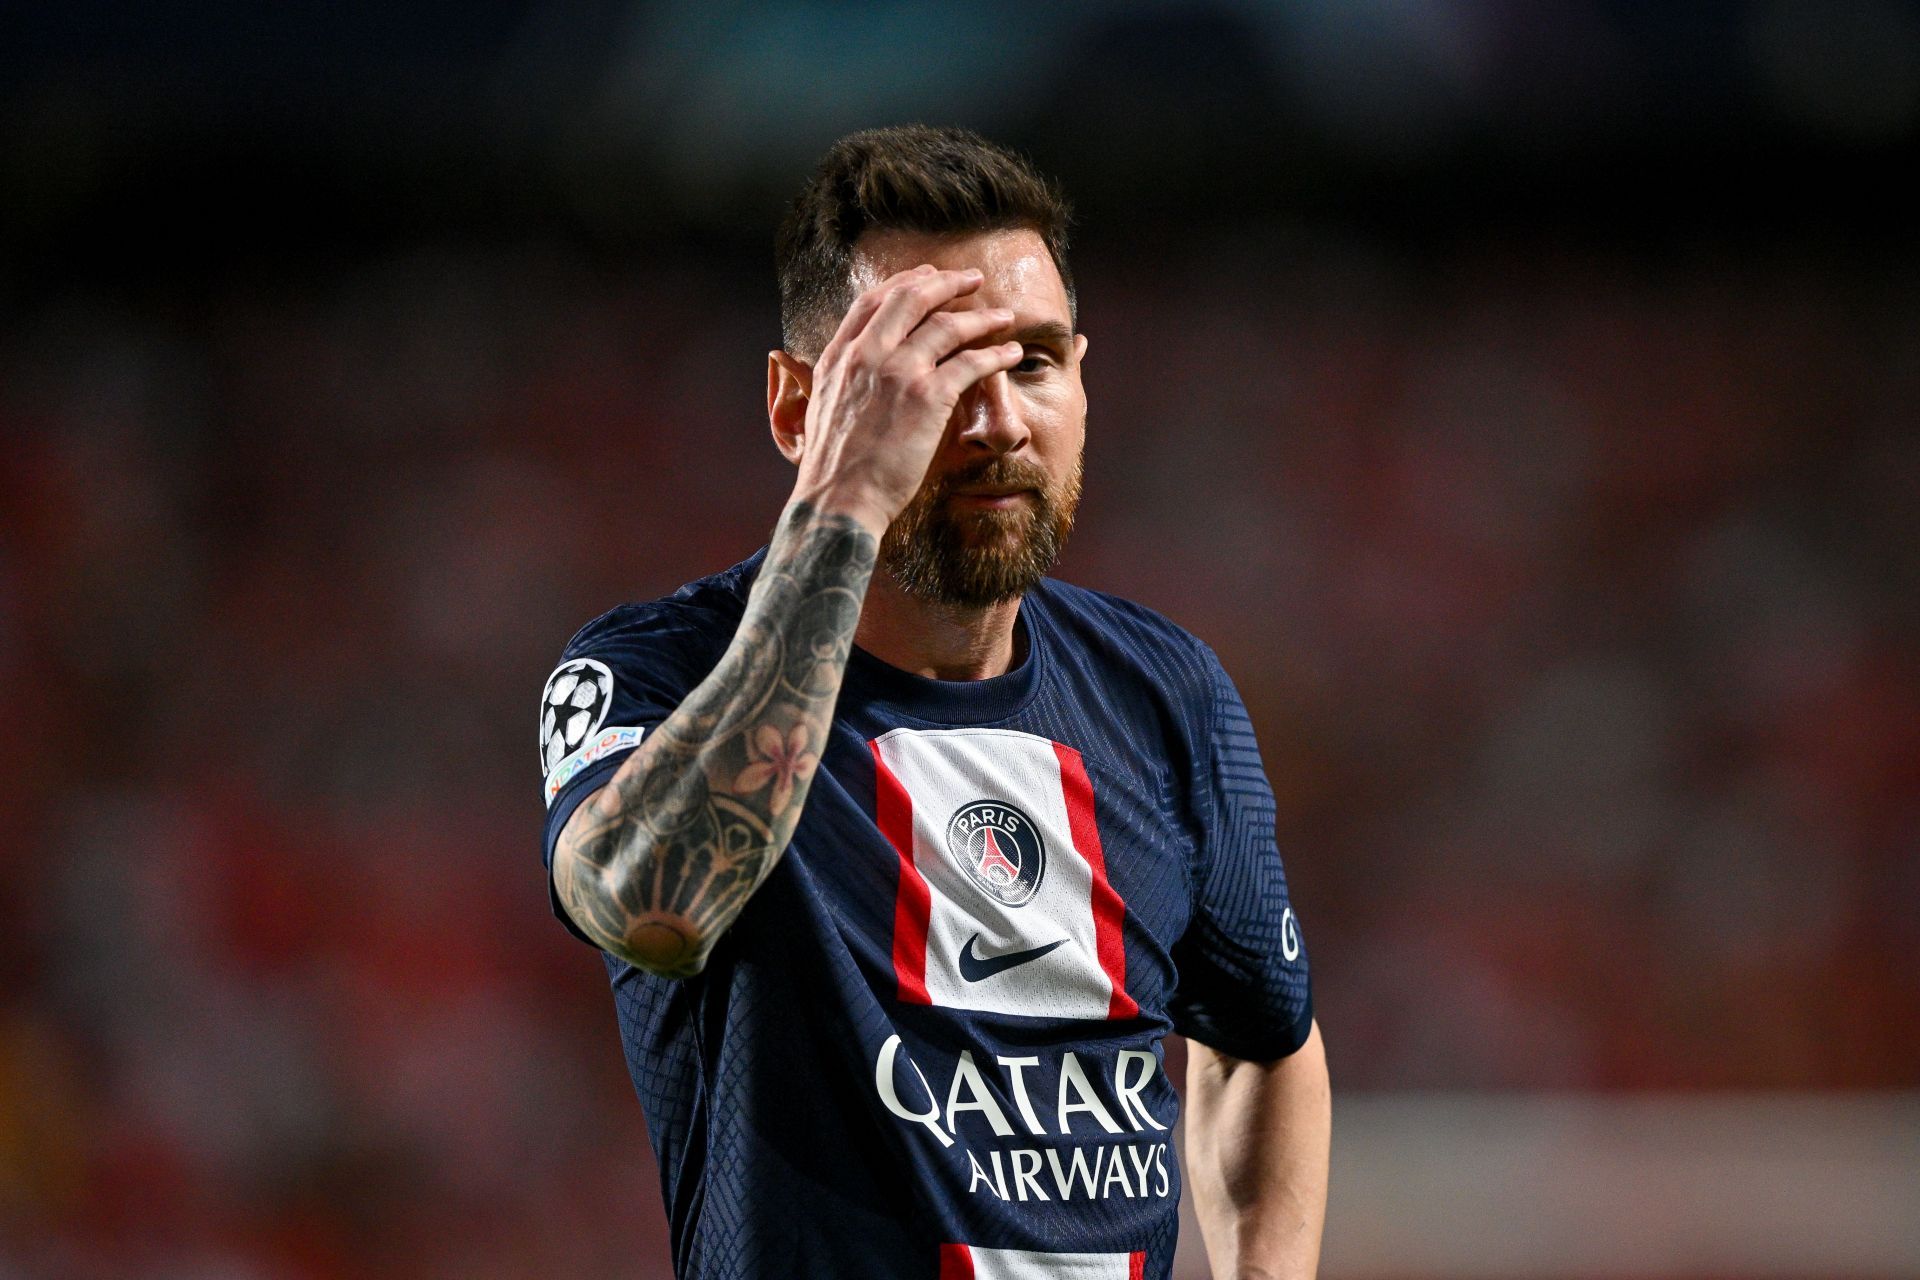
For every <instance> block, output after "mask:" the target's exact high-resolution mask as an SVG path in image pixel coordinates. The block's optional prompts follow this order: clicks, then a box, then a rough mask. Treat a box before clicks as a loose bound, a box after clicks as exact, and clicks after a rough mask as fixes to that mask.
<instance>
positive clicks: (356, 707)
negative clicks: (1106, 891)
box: [0, 0, 1920, 1280]
mask: <svg viewBox="0 0 1920 1280" xmlns="http://www.w3.org/2000/svg"><path fill="white" fill-rule="evenodd" d="M905 119H927V120H932V121H939V122H955V123H964V124H969V125H973V126H975V127H977V128H980V129H982V130H983V131H985V132H987V133H989V134H990V135H992V136H994V137H996V138H1000V139H1002V140H1005V141H1009V142H1013V143H1015V144H1017V145H1020V146H1022V147H1023V148H1025V149H1027V150H1028V151H1029V152H1030V153H1031V154H1033V155H1034V156H1035V158H1036V159H1037V160H1038V161H1039V162H1040V163H1041V165H1042V166H1043V167H1044V168H1046V169H1048V170H1049V171H1051V172H1053V173H1055V174H1057V175H1058V176H1059V177H1060V178H1061V179H1062V181H1063V182H1064V184H1065V186H1066V188H1067V189H1068V191H1069V193H1070V194H1071V195H1073V197H1074V198H1075V199H1076V202H1077V204H1078V206H1079V208H1080V211H1081V215H1082V217H1081V221H1082V227H1081V231H1080V235H1079V240H1078V245H1077V248H1076V252H1075V267H1076V272H1077V274H1078V276H1079V278H1080V289H1081V319H1082V323H1083V326H1084V328H1085V330H1086V331H1087V332H1088V333H1089V335H1090V336H1091V350H1090V354H1089V358H1088V359H1089V363H1088V366H1087V379H1088V387H1089V395H1090V398H1091V403H1092V412H1091V423H1090V437H1089V439H1090V444H1089V458H1088V468H1089V472H1088V497H1087V501H1086V505H1085V507H1084V509H1083V517H1082V523H1081V527H1080V529H1079V531H1078V532H1077V534H1076V535H1075V539H1074V543H1073V546H1072V548H1071V549H1070V551H1069V553H1068V561H1067V563H1066V564H1065V565H1064V566H1063V569H1062V574H1063V576H1066V577H1069V578H1071V579H1073V580H1075V581H1078V582H1081V583H1084V584H1086V585H1090V586H1096V587H1100V588H1103V589H1106V590H1110V591H1116V592H1119V593H1121V594H1123V595H1128V596H1131V597H1134V598H1136V599H1139V600H1141V601H1143V602H1144V603H1147V604H1149V605H1152V606H1154V607H1156V608H1159V609H1161V610H1162V611H1164V612H1166V613H1168V614H1170V615H1171V616H1172V617H1173V618H1175V619H1176V620H1178V621H1180V622H1181V623H1183V624H1184V625H1186V626H1188V627H1189V628H1190V629H1192V630H1194V631H1195V632H1196V633H1198V634H1199V635H1200V636H1201V637H1203V638H1204V639H1206V640H1207V641H1209V642H1210V643H1211V644H1213V645H1214V646H1215V647H1216V648H1217V649H1218V650H1219V651H1220V653H1221V655H1222V657H1223V658H1224V659H1225V661H1226V664H1227V667H1228V669H1229V670H1230V671H1231V672H1232V673H1233V674H1234V676H1235V677H1236V679H1237V680H1238V682H1239V684H1240V687H1241V689H1242V691H1243V693H1244V695H1245V697H1246V700H1247V702H1248V704H1249V706H1250V707H1251V708H1252V710H1253V712H1254V716H1255V720H1256V724H1257V726H1258V728H1259V730H1260V734H1261V741H1262V745H1263V748H1264V750H1265V753H1266V759H1267V765H1268V770H1269V773H1270V775H1271V778H1272V781H1273V784H1274V788H1275V791H1276V794H1277V796H1278V798H1279V804H1280V835H1281V841H1282V847H1283V849H1285V850H1286V851H1287V856H1288V862H1289V870H1290V874H1291V879H1292V881H1293V884H1294V892H1295V897H1296V901H1298V902H1299V903H1300V904H1301V907H1302V911H1303V915H1304V918H1305V921H1306V924H1307V932H1308V938H1309V940H1310V945H1311V946H1312V948H1313V954H1314V959H1315V965H1316V986H1317V993H1316V1005H1317V1008H1318V1012H1319V1015H1320V1019H1321V1023H1322V1026H1323V1027H1324V1028H1325V1030H1326V1034H1327V1039H1328V1043H1329V1046H1330V1052H1331V1055H1332V1059H1333V1070H1334V1076H1335V1080H1336V1084H1337V1087H1338V1088H1340V1089H1342V1090H1345V1091H1354V1092H1365V1091H1373V1090H1429V1089H1466V1090H1509V1089H1526V1090H1577V1091H1603V1092H1605V1091H1643V1090H1660V1091H1671V1090H1681V1091H1692V1090H1709V1089H1712V1090H1742V1091H1746V1090H1774V1089H1792V1090H1823V1091H1824V1090H1888V1089H1902V1090H1909V1089H1914V1088H1916V1087H1920V965H1916V963H1915V961H1914V956H1915V955H1916V954H1917V953H1920V644H1917V643H1916V641H1917V640H1920V538H1916V535H1915V517H1914V513H1915V510H1916V508H1920V429H1916V428H1917V425H1920V424H1916V421H1915V414H1916V411H1915V405H1916V404H1920V288H1917V287H1916V286H1920V253H1916V244H1915V240H1914V234H1913V213H1912V203H1911V196H1910V194H1908V195H1903V194H1902V193H1903V189H1904V183H1905V182H1906V181H1907V180H1903V179H1900V178H1899V177H1898V175H1899V174H1900V173H1902V172H1906V173H1908V174H1909V175H1911V174H1912V173H1913V172H1914V171H1915V161H1916V158H1917V153H1920V147H1916V139H1920V7H1916V6H1915V5H1912V4H1896V3H1891V2H1880V3H1872V2H1866V3H1851V4H1822V3H1816V2H1814V0H1756V2H1750V3H1749V2H1740V3H1734V2H1724V3H1705V4H1696V5H1687V6H1659V5H1646V4H1638V3H1628V2H1627V0H1585V2H1582V0H1551V2H1550V3H1539V4H1520V3H1512V2H1508V3H1497V2H1492V0H1488V2H1484V3H1468V2H1466V0H1451V2H1446V0H1364V2H1362V3H1357V4H1337V3H1332V2H1331V0H1316V2H1314V3H1305V4H1299V5H1290V6H1285V7H1282V6H1278V5H1271V6H1269V5H1262V4H1255V3H1250V2H1246V0H1243V2H1241V3H1217V4H1206V5H1174V4H1164V3H1159V4H1155V3H1128V4H1105V5H1094V4H1068V5H1057V6H1032V5H1015V4H1011V3H990V4H982V5H974V6H969V7H966V8H964V9H961V8H955V7H950V6H943V5H935V4H932V3H924V2H923V3H910V4H905V5H878V4H863V3H844V2H835V3H827V2H826V0H815V2H813V3H785V4H760V5H751V4H748V5H714V4H696V3H691V2H689V0H679V2H664V3H631V4H613V3H605V2H599V0H581V2H579V3H566V2H561V3H555V4H550V5H540V6H532V5H525V4H504V3H493V4H464V5H460V6H454V5H451V4H445V3H439V2H437V0H428V2H427V3H419V4H412V5H406V6H388V7H383V8H368V9H366V10H364V11H355V12H347V11H345V10H342V9H340V8H337V7H334V6H319V5H305V4H293V5H270V6H258V5H240V4H233V3H224V4H223V3H203V4H188V5H175V6H167V7H166V8H164V9H161V8H156V7H138V8H136V7H133V6H127V5H124V4H109V3H82V4H69V5H65V6H62V7H59V8H54V7H51V6H35V7H32V8H29V9H25V10H13V11H9V12H8V13H6V14H5V15H4V16H0V191H3V192H4V198H3V199H0V320H3V322H4V329H3V330H0V439H3V440H4V448H3V449H0V715H3V716H4V718H5V721H6V722H7V723H8V724H10V725H11V726H13V730H14V731H13V732H11V733H8V734H6V735H4V736H0V761H4V764H5V767H6V772H7V774H8V775H9V776H10V777H11V778H12V779H13V783H12V785H10V786H8V787H7V788H5V789H4V790H0V832H4V833H5V840H6V849H7V854H6V857H5V858H4V860H0V926H4V927H0V1277H5V1278H6V1280H12V1278H13V1277H16V1276H18V1277H33V1278H35V1280H38V1278H39V1277H43V1276H45V1277H68V1276H72V1277H109V1276H114V1277H117V1276H141V1277H168V1278H176V1277H177V1278H180V1280H185V1278H187V1277H218V1278H219V1280H229V1278H240V1277H294V1278H297V1280H307V1278H309V1277H311V1278H314V1280H319V1278H322V1277H335V1276H360V1275H379V1276H396V1277H442V1276H445V1277H452V1276H456V1275H457V1276H461V1277H476V1278H477V1277H521V1276H527V1275H534V1274H583V1275H584V1274H594V1275H631V1276H648V1275H661V1276H664V1275H666V1274H667V1270H666V1262H665V1249H664V1245H663V1243H662V1242H663V1240H664V1223H663V1222H662V1221H661V1219H660V1211H659V1209H658V1194H657V1187H656V1185H655V1182H654V1173H653V1166H652V1163H651V1159H650V1157H649V1155H648V1154H647V1151H646V1145H645V1136H644V1130H643V1126H642V1123H641V1116H640V1113H639V1110H638V1107H637V1105H636V1103H635V1101H634V1099H633V1097H632V1093H631V1090H630V1088H629V1086H628V1084H627V1081H626V1077H625V1074H624V1070H623V1068H622V1064H621V1062H620V1059H619V1049H618V1043H617V1037H616V1035H615V1028H614V1023H613V1016H612V1009H611V1005H610V1001H609V998H608V996H607V994H606V989H605V984H604V980H603V977H602V975H601V970H600V966H599V963H598V961H597V960H596V959H595V957H594V956H593V955H592V954H591V953H589V952H588V951H587V950H586V949H585V948H584V947H582V946H581V945H580V944H578V943H577V942H574V941H572V940H571V939H569V938H568V937H567V936H566V935H565V933H564V932H563V931H562V929H561V928H560V926H559V925H558V924H557V923H556V922H555V921H553V920H552V919H551V918H550V917H549V915H548V912H547V905H546V897H545V889H544V887H543V885H542V875H543V873H542V870H541V865H540V859H539V851H538V843H537V831H538V826H539V819H540V800H539V791H540V789H539V775H538V769H537V764H536V758H535V755H536V752H535V703H536V698H537V696H538V693H539V690H540V686H541V682H542V680H543V679H544V677H545V676H546V674H547V672H548V670H549V669H550V667H551V665H552V663H553V661H554V659H555V658H556V656H557V655H558V653H559V650H560V647H561V645H562V644H563V643H564V642H565V641H566V639H567V637H568V636H569V635H570V634H571V632H572V630H573V629H574V628H575V627H577V626H578V625H580V624H581V623H583V622H585V621H586V620H587V619H588V618H590V617H592V616H594V615H595V614H597V613H599V612H601V611H602V610H604V609H606V608H608V607H611V606H612V605H614V604H615V603H618V602H620V601H623V600H628V599H639V598H647V597H650V596H654V595H657V594H660V593H662V592H665V591H668V590H671V589H672V588H673V587H675V586H677V585H678V584H680V583H681V582H683V581H685V580H687V579H690V578H693V577H697V576H700V575H703V574H706V573H709V572H713V571H715V570H718V569H720V568H723V567H725V566H726V565H728V564H731V563H733V562H734V561H736V560H738V559H740V558H742V557H744V556H745V555H746V554H747V553H749V552H750V551H752V550H753V549H754V548H755V547H756V546H758V545H759V544H760V542H762V541H763V540H764V538H765V536H766V531H767V530H768V529H769V528H770V527H771V525H772V522H773V519H774V517H775V515H776V514H777V512H778V510H779V508H780V505H781V503H782V501H783V498H784V495H785V491H786V485H787V483H788V480H787V472H786V467H785V464H784V463H783V462H781V460H780V459H779V457H778V456H777V454H776V453H775V452H774V450H773V449H772V447H771V445H770V443H769V441H768V439H767V437H766V434H765V431H766V428H765V418H764V405H763V389H764V372H763V362H764V354H765V352H766V350H767V349H768V348H769V347H771V346H773V345H776V344H777V342H778V340H779V338H778V323H777V310H776V294H775V290H774V286H773V280H772V267H771V257H772V255H771V241H772V230H773V225H774V222H775V219H776V218H777V217H778V214H779V211H780V208H781V205H782V202H783V200H784V198H785V196H786V195H787V193H788V192H789V191H790V190H791V189H792V188H794V187H795V186H796V185H797V184H798V182H799V180H800V179H801V177H802V176H803V175H804V174H805V172H806V171H807V169H808V168H809V167H810V165H811V163H812V161H813V160H814V158H815V157H816V156H817V154H818V153H819V151H820V150H821V149H823V148H824V146H825V145H826V144H827V143H828V142H829V141H831V140H832V139H833V138H834V137H836V136H838V135H839V134H840V133H842V132H845V131H847V130H850V129H853V128H858V127H862V126H866V125H870V124H876V123H886V122H893V121H898V120H905ZM1336 1208H1337V1205H1336ZM1335 1247H1336V1241H1335V1238H1334V1237H1333V1236H1330V1238H1329V1249H1330V1256H1332V1251H1333V1250H1334V1249H1335Z"/></svg>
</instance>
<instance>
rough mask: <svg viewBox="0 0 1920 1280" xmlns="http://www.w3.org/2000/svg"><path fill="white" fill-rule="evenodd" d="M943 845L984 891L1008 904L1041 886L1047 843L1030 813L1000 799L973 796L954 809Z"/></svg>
mask: <svg viewBox="0 0 1920 1280" xmlns="http://www.w3.org/2000/svg"><path fill="white" fill-rule="evenodd" d="M947 849H948V850H949V851H950V852H951V853H952V854H953V856H954V859H955V860H956V861H957V862H959V864H960V866H961V867H962V868H963V869H964V870H965V871H966V873H967V875H968V877H969V878H970V879H972V881H973V882H974V883H975V884H977V885H979V886H980V888H981V890H982V891H984V892H985V893H986V895H987V896H988V897H990V898H992V899H994V900H995V901H997V902H1001V903H1004V904H1006V905H1007V906H1009V907H1018V906H1022V905H1024V904H1025V903H1026V902H1027V901H1028V900H1030V899H1031V898H1032V897H1033V895H1034V894H1035V893H1037V892H1039V889H1040V876H1041V874H1042V873H1043V872H1044V871H1045V870H1046V869H1047V846H1046V844H1045V842H1043V841H1042V840H1041V839H1040V830H1039V828H1038V827H1036V826H1034V825H1033V819H1032V818H1029V817H1028V816H1027V815H1026V814H1024V813H1022V812H1021V811H1020V810H1018V809H1016V808H1014V807H1013V806H1012V805H1010V804H1004V803H1002V802H1000V801H998V800H976V801H974V802H973V803H972V804H970V805H965V806H963V807H962V808H961V809H960V811H959V812H958V813H956V814H954V815H953V821H951V822H949V823H948V824H947Z"/></svg>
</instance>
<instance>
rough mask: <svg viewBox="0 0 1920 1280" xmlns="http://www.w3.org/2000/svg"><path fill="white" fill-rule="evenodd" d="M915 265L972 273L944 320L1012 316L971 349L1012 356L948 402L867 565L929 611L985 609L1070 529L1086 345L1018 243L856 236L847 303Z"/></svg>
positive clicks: (1032, 577)
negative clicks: (918, 470)
mask: <svg viewBox="0 0 1920 1280" xmlns="http://www.w3.org/2000/svg"><path fill="white" fill-rule="evenodd" d="M923 262H929V263H932V264H933V265H934V266H936V267H940V268H943V269H961V268H965V267H977V268H979V269H980V271H981V272H982V273H983V274H984V275H985V277H986V278H985V280H984V282H983V283H982V284H981V286H980V287H979V288H978V289H977V290H975V291H974V292H973V293H970V294H968V295H966V296H965V297H963V298H959V299H956V300H955V301H954V302H953V303H952V304H951V305H950V306H949V307H948V308H947V309H948V310H954V311H971V310H976V309H981V308H992V307H1005V308H1007V309H1008V310H1010V311H1012V312H1013V323H1012V324H1010V325H1008V326H1007V327H1006V328H1005V329H1004V330H1001V331H999V332H996V333H991V334H988V335H987V336H986V337H984V338H982V339H980V341H979V343H978V344H977V345H979V346H983V347H984V346H993V345H995V344H997V343H1001V342H1008V341H1017V342H1020V343H1021V344H1023V346H1024V347H1025V349H1026V350H1025V358H1024V359H1023V360H1022V361H1021V363H1020V364H1019V365H1017V366H1016V367H1015V368H1013V369H1011V370H1009V371H1007V372H1005V373H996V374H994V375H992V376H991V377H989V378H987V379H985V380H984V381H982V382H980V383H977V384H975V385H974V386H973V387H972V388H971V389H970V390H968V391H967V392H966V393H965V394H964V395H962V396H961V398H960V402H959V404H958V405H957V406H955V408H954V413H953V418H952V420H951V421H949V422H948V424H947V433H946V436H945V438H944V439H942V441H941V443H940V449H939V451H938V452H937V453H935V454H934V458H933V463H932V465H931V466H929V467H928V468H927V477H926V479H925V480H924V481H923V482H922V483H921V485H920V491H919V492H918V493H916V494H915V495H914V497H913V500H912V501H911V502H909V503H908V504H907V508H906V510H905V511H903V512H901V513H900V516H899V518H898V519H896V520H895V521H894V522H893V524H892V525H891V526H890V527H889V528H888V529H887V533H886V536H885V537H884V538H883V539H882V540H881V543H880V567H881V568H882V569H884V570H886V572H887V573H888V574H889V575H891V576H892V578H893V579H894V581H895V582H897V583H898V584H899V585H900V587H901V589H902V590H904V591H906V592H907V593H908V594H909V595H912V596H915V597H917V598H919V599H922V600H926V601H928V602H929V603H934V604H947V605H963V606H970V607H972V606H980V605H987V604H996V603H999V602H1001V601H1004V600H1011V599H1015V598H1017V597H1019V596H1022V595H1024V594H1026V592H1027V591H1028V590H1029V589H1031V588H1032V587H1033V585H1034V584H1035V583H1037V582H1039V581H1040V579H1041V578H1042V577H1044V576H1045V575H1046V573H1047V571H1048V570H1050V569H1051V568H1053V565H1054V562H1055V561H1056V560H1057V559H1058V558H1059V556H1060V551H1061V548H1062V547H1064V546H1065V544H1066V540H1067V534H1068V533H1069V532H1070V531H1071V530H1072V528H1073V517H1074V512H1075V510H1076V509H1077V508H1078V507H1079V505H1080V471H1081V454H1082V450H1083V447H1084V445H1085V443H1086V425H1087V398H1086V392H1085V389H1084V388H1083V387H1082V385H1081V382H1080V361H1081V357H1082V356H1083V355H1084V354H1085V352H1086V338H1085V337H1083V336H1081V335H1079V334H1076V333H1074V332H1073V321H1072V318H1071V312H1070V310H1069V308H1068V306H1067V290H1066V286H1065V285H1064V284H1063V283H1062V281H1061V279H1060V272H1059V270H1058V269H1057V268H1056V267H1055V266H1054V265H1053V258H1052V257H1051V256H1050V255H1049V254H1048V253H1047V246H1046V243H1045V242H1044V241H1042V240H1041V238H1040V236H1039V235H1038V234H1037V233H1035V232H1032V231H1024V230H1022V231H992V232H984V233H979V234H972V235H962V236H930V235H924V234H920V233H916V232H907V231H875V232H868V233H867V234H866V235H864V236H862V237H861V238H860V240H859V241H858V243H856V244H855V246H854V264H853V287H854V292H855V293H856V294H858V293H859V292H861V291H862V290H865V289H867V288H869V287H871V286H872V285H874V284H877V283H879V282H880V281H882V280H885V279H886V278H887V277H888V276H891V275H893V274H894V273H896V272H899V271H905V270H908V269H910V268H912V267H916V266H918V265H920V264H921V263H923Z"/></svg>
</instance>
